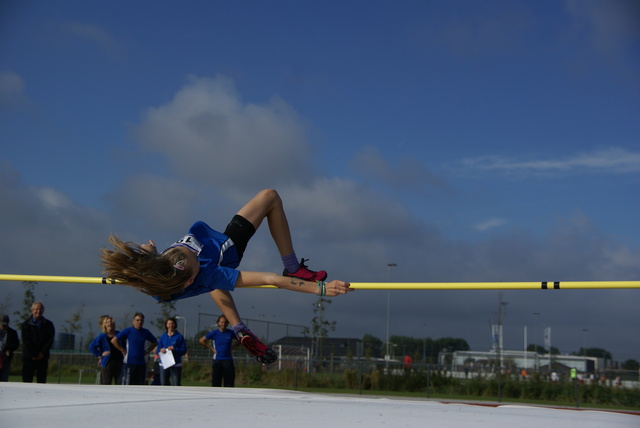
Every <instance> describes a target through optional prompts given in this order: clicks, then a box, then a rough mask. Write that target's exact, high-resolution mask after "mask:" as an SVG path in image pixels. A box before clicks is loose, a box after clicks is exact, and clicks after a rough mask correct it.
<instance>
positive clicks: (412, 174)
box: [351, 146, 451, 194]
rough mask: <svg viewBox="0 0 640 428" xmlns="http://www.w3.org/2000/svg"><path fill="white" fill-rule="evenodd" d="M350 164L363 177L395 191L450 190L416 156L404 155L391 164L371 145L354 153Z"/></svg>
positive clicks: (444, 181)
mask: <svg viewBox="0 0 640 428" xmlns="http://www.w3.org/2000/svg"><path fill="white" fill-rule="evenodd" d="M351 166H352V168H353V169H354V170H356V171H358V172H359V173H360V174H362V175H363V176H364V177H370V178H373V179H374V180H376V181H378V182H382V183H383V184H385V185H387V186H390V187H391V188H393V189H394V190H396V191H404V190H411V191H413V192H415V193H418V194H423V193H425V192H426V190H427V188H431V189H438V190H440V191H445V192H449V191H451V187H450V185H449V184H448V183H447V181H446V180H445V179H444V178H442V177H440V176H439V175H437V174H435V173H433V172H431V171H430V170H429V169H427V167H426V166H425V165H424V163H422V162H421V161H419V160H417V159H416V158H412V157H405V158H403V159H400V160H399V161H398V162H397V163H396V164H395V165H393V164H391V163H390V162H389V161H388V160H387V159H385V158H384V157H383V156H382V155H381V153H380V151H379V150H378V149H377V148H375V147H372V146H365V147H363V148H362V150H360V151H359V152H358V153H356V155H355V156H354V158H353V160H352V161H351Z"/></svg>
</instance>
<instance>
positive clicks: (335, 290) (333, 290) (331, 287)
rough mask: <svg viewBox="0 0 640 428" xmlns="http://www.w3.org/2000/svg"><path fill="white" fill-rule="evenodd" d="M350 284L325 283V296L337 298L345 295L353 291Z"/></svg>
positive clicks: (342, 282)
mask: <svg viewBox="0 0 640 428" xmlns="http://www.w3.org/2000/svg"><path fill="white" fill-rule="evenodd" d="M350 287H351V283H349V282H344V281H338V280H333V281H330V282H327V283H325V295H326V296H329V297H335V296H339V295H340V294H347V293H350V292H352V291H353V288H350Z"/></svg>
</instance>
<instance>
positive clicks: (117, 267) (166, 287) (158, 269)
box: [100, 235, 191, 301]
mask: <svg viewBox="0 0 640 428" xmlns="http://www.w3.org/2000/svg"><path fill="white" fill-rule="evenodd" d="M109 243H111V245H113V246H114V247H115V248H114V249H113V250H108V249H105V248H103V249H101V250H100V252H101V255H100V257H101V259H102V266H103V267H104V274H105V276H106V277H107V278H110V279H117V280H118V281H119V282H122V283H123V284H124V285H129V286H131V287H134V288H136V289H138V290H139V291H142V292H143V293H145V294H148V295H150V296H154V297H159V298H160V300H162V301H168V300H171V296H172V295H173V294H174V293H177V292H179V291H181V290H182V289H183V288H184V287H185V284H186V282H187V281H188V280H189V279H190V278H191V269H189V268H186V267H185V266H184V263H185V256H184V254H183V253H182V251H180V250H179V249H178V248H170V249H169V250H167V251H165V252H164V253H163V254H157V253H155V252H153V253H151V252H149V251H146V250H145V249H143V248H142V247H141V246H140V245H138V244H136V243H135V242H124V241H122V240H120V238H118V237H117V236H116V235H110V236H109ZM176 266H178V267H176Z"/></svg>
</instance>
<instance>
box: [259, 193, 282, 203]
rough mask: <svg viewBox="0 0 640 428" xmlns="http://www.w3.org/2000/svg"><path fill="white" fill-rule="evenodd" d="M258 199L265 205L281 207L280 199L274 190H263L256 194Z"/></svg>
mask: <svg viewBox="0 0 640 428" xmlns="http://www.w3.org/2000/svg"><path fill="white" fill-rule="evenodd" d="M258 197H259V198H261V199H262V200H263V201H264V204H265V205H269V206H271V205H274V204H277V205H282V199H280V195H279V194H278V192H277V191H276V189H263V190H261V191H260V192H258Z"/></svg>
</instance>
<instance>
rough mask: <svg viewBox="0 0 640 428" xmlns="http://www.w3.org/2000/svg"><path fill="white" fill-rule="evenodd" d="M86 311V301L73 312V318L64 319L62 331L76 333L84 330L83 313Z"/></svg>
mask: <svg viewBox="0 0 640 428" xmlns="http://www.w3.org/2000/svg"><path fill="white" fill-rule="evenodd" d="M83 313H84V303H82V304H81V305H80V306H78V310H76V311H75V312H74V313H73V314H71V318H69V319H68V320H65V321H64V324H63V325H62V331H64V332H65V333H70V334H76V333H79V332H80V331H81V330H82V315H83Z"/></svg>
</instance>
